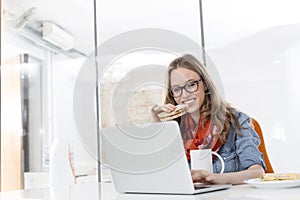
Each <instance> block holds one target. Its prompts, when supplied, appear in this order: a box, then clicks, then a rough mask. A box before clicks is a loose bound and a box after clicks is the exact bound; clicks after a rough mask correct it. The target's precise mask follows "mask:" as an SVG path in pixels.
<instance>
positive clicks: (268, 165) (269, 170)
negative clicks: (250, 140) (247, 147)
mask: <svg viewBox="0 0 300 200" xmlns="http://www.w3.org/2000/svg"><path fill="white" fill-rule="evenodd" d="M251 123H252V125H253V127H254V130H255V131H256V133H257V134H258V135H259V137H260V141H261V143H260V145H259V147H258V149H259V150H260V151H261V152H262V153H263V155H264V159H265V164H266V173H274V170H273V168H272V165H271V162H270V159H269V157H268V153H267V150H266V146H265V141H264V136H263V133H262V130H261V128H260V125H259V123H258V122H257V121H256V120H255V119H253V118H251Z"/></svg>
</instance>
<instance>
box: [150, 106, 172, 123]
mask: <svg viewBox="0 0 300 200" xmlns="http://www.w3.org/2000/svg"><path fill="white" fill-rule="evenodd" d="M173 110H175V106H174V105H173V104H170V103H168V104H164V105H157V104H156V105H154V106H153V107H152V108H151V115H152V120H153V121H154V122H159V121H160V119H159V117H158V116H157V115H158V114H159V113H161V112H167V113H170V112H172V111H173Z"/></svg>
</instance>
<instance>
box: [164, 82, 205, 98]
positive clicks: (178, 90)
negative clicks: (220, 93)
mask: <svg viewBox="0 0 300 200" xmlns="http://www.w3.org/2000/svg"><path fill="white" fill-rule="evenodd" d="M200 81H202V79H199V80H197V81H190V82H187V83H186V84H185V85H184V86H182V87H180V86H175V87H173V88H170V89H169V92H170V94H171V95H172V96H173V97H174V98H176V97H180V96H181V95H182V90H183V89H184V90H185V91H187V92H188V93H193V92H196V91H197V90H198V88H199V82H200Z"/></svg>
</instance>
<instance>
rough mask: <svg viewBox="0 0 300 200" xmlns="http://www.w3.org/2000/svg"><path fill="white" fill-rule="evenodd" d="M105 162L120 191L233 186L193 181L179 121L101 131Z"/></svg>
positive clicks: (180, 191) (170, 191) (173, 191)
mask: <svg viewBox="0 0 300 200" xmlns="http://www.w3.org/2000/svg"><path fill="white" fill-rule="evenodd" d="M101 144H102V164H104V165H107V166H108V167H109V168H110V169H111V174H112V178H113V183H114V185H115V188H116V190H117V191H118V192H120V193H151V194H154V193H155V194H199V193H204V192H211V191H216V190H222V189H227V188H229V187H230V186H231V185H230V184H224V185H218V184H217V185H205V184H194V183H193V181H192V177H191V173H190V168H189V164H188V161H187V159H186V155H185V150H184V146H183V142H182V138H181V133H180V129H179V126H178V123H177V122H175V121H168V122H157V123H151V124H145V125H135V126H134V125H131V126H116V127H112V128H105V129H102V130H101Z"/></svg>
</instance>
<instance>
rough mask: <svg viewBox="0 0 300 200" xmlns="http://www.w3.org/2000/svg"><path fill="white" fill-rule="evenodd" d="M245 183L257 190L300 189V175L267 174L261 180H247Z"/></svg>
mask: <svg viewBox="0 0 300 200" xmlns="http://www.w3.org/2000/svg"><path fill="white" fill-rule="evenodd" d="M245 183H247V184H249V185H250V186H253V187H256V188H272V189H274V188H289V187H300V173H267V174H265V175H263V176H261V177H260V178H256V179H249V180H246V181H245Z"/></svg>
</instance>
